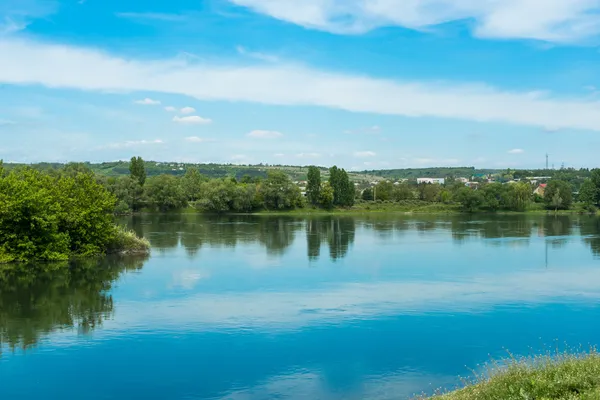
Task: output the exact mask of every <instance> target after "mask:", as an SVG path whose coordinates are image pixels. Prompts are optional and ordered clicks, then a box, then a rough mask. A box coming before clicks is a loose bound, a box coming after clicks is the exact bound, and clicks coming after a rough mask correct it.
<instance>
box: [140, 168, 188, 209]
mask: <svg viewBox="0 0 600 400" xmlns="http://www.w3.org/2000/svg"><path fill="white" fill-rule="evenodd" d="M145 190H146V196H147V197H148V201H149V202H150V203H151V204H152V205H154V207H156V208H157V209H159V210H161V211H169V210H176V209H179V208H183V207H186V206H187V204H188V203H187V196H186V193H185V191H184V189H183V187H182V185H181V182H180V179H178V178H176V177H175V176H173V175H159V176H153V177H151V178H150V179H148V184H147V185H146V188H145Z"/></svg>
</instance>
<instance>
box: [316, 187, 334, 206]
mask: <svg viewBox="0 0 600 400" xmlns="http://www.w3.org/2000/svg"><path fill="white" fill-rule="evenodd" d="M319 203H320V204H321V206H322V207H323V208H326V209H328V210H329V209H331V208H332V207H333V188H332V187H331V185H330V184H329V182H325V183H323V187H322V188H321V190H320V192H319Z"/></svg>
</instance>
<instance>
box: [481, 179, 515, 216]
mask: <svg viewBox="0 0 600 400" xmlns="http://www.w3.org/2000/svg"><path fill="white" fill-rule="evenodd" d="M481 191H482V196H483V204H482V208H484V209H486V210H487V211H498V210H500V209H501V208H504V209H508V208H509V207H508V204H507V200H508V197H507V196H508V195H507V192H508V187H507V186H506V185H502V184H501V183H489V184H487V185H483V186H482V188H481Z"/></svg>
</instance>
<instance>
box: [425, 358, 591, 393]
mask: <svg viewBox="0 0 600 400" xmlns="http://www.w3.org/2000/svg"><path fill="white" fill-rule="evenodd" d="M432 399H438V400H549V399H561V400H588V399H590V400H591V399H599V400H600V354H598V353H597V352H596V351H593V352H591V353H590V354H578V355H567V354H563V355H560V356H559V357H550V356H541V357H536V358H533V359H531V358H529V359H521V360H516V359H514V360H512V361H509V362H508V363H507V364H505V367H501V366H497V367H496V368H494V370H492V371H490V372H489V374H488V375H487V376H486V377H483V378H481V379H479V382H478V383H475V384H473V385H471V386H468V387H466V388H464V389H461V390H457V391H455V392H450V393H447V394H443V395H437V396H434V397H433V398H432Z"/></svg>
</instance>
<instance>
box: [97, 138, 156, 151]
mask: <svg viewBox="0 0 600 400" xmlns="http://www.w3.org/2000/svg"><path fill="white" fill-rule="evenodd" d="M164 143H165V142H164V141H162V140H161V139H155V140H145V139H144V140H128V141H125V142H118V143H110V144H107V145H105V146H100V147H98V149H127V148H132V147H140V146H148V145H161V144H164Z"/></svg>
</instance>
